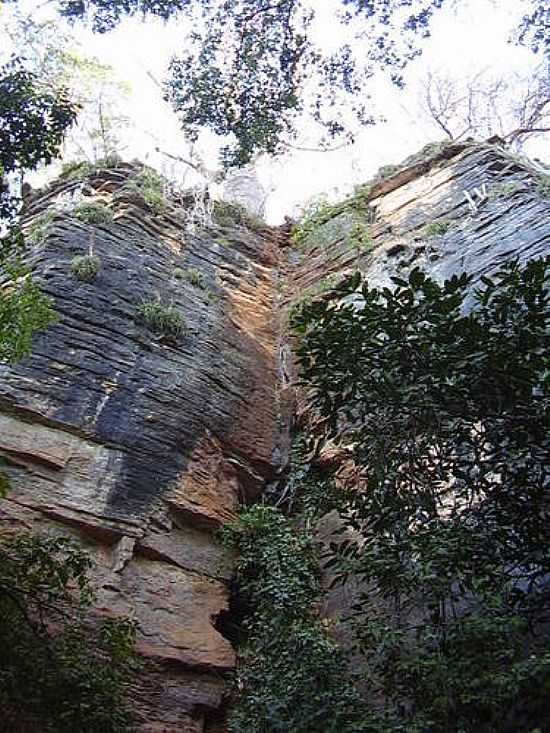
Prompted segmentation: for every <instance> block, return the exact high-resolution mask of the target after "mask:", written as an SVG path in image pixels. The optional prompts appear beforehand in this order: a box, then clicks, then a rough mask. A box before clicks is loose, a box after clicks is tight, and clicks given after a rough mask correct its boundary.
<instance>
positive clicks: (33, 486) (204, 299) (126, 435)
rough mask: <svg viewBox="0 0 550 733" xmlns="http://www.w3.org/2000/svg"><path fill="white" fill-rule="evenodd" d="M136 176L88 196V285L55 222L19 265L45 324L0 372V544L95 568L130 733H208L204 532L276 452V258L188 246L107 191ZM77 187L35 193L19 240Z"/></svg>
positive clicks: (270, 465)
mask: <svg viewBox="0 0 550 733" xmlns="http://www.w3.org/2000/svg"><path fill="white" fill-rule="evenodd" d="M134 173H135V168H133V167H132V166H122V167H120V168H118V169H116V170H111V171H105V172H103V173H102V174H100V175H98V176H94V177H93V178H91V179H89V180H88V181H87V183H86V184H85V187H84V190H85V195H87V196H92V197H99V198H101V200H102V201H103V202H104V203H106V204H107V205H109V206H111V207H112V208H113V211H114V214H115V216H114V222H113V224H111V225H109V226H97V227H94V228H93V242H94V253H95V254H96V255H97V256H99V257H100V258H101V269H100V271H99V273H98V275H97V277H96V279H95V280H94V281H93V282H91V283H84V282H81V281H79V280H77V279H76V278H75V277H74V275H73V274H72V273H71V261H72V259H73V258H74V257H75V256H77V255H81V254H85V253H87V251H88V248H89V244H90V241H91V237H92V228H91V227H90V226H89V225H86V224H83V223H82V222H80V221H78V220H77V219H76V218H75V217H73V216H71V214H70V213H69V212H67V211H63V212H58V213H57V214H56V216H55V218H54V220H53V222H52V224H51V226H50V228H49V230H48V234H47V237H46V238H45V240H44V241H43V242H41V243H40V244H39V245H36V246H35V247H34V249H32V251H31V252H30V256H31V258H32V262H33V269H34V272H35V277H36V280H37V282H38V283H39V284H40V285H41V287H42V289H43V290H44V291H45V292H46V293H47V294H48V295H50V296H51V297H52V298H53V300H54V302H55V307H56V310H57V311H58V314H59V316H60V319H59V322H58V323H57V324H55V325H54V326H52V327H50V328H48V329H47V330H46V331H45V332H44V333H43V334H40V335H39V336H38V337H36V338H35V341H34V348H33V353H32V355H31V356H30V357H29V358H28V359H25V360H23V361H22V362H20V363H19V364H18V365H16V366H14V367H12V366H8V365H0V457H4V458H5V459H6V461H7V473H8V474H9V478H10V481H11V490H10V495H9V499H8V500H5V501H3V502H2V503H1V504H0V520H1V525H0V530H1V531H4V532H20V531H28V530H30V531H37V532H62V533H65V534H67V533H68V534H71V535H72V536H74V537H76V538H77V539H78V540H79V542H81V543H82V544H83V546H84V547H85V548H86V549H87V550H88V551H89V552H90V553H91V554H92V556H93V558H94V560H95V568H94V577H93V580H94V585H95V586H96V588H97V608H96V612H98V613H101V614H127V615H130V616H132V617H134V618H135V619H136V620H137V622H138V626H139V633H138V649H139V651H140V653H141V654H142V656H143V658H144V662H145V664H144V669H143V671H142V672H141V673H140V677H139V680H137V681H136V683H135V687H134V689H133V692H132V697H131V705H132V707H133V709H134V711H135V715H136V730H139V731H141V732H142V733H144V732H145V731H151V733H157V732H159V733H160V731H178V733H181V732H182V731H183V732H184V733H185V732H189V733H207V732H210V731H214V730H216V731H222V730H223V710H224V701H223V694H224V690H225V682H224V677H223V675H224V674H225V672H226V671H227V670H230V669H231V668H232V667H233V665H234V663H235V654H234V651H233V649H232V647H231V644H230V643H229V641H227V639H225V638H224V637H223V636H222V635H221V634H220V633H219V632H218V631H217V629H216V627H215V624H216V618H217V616H218V614H220V612H222V611H224V610H225V609H227V605H228V579H229V578H230V576H231V564H232V557H231V556H229V555H228V553H227V552H226V551H224V550H223V548H222V547H221V545H220V542H219V539H218V538H217V536H216V532H217V529H218V528H219V527H220V525H221V524H223V523H224V522H226V521H228V520H231V519H232V518H233V517H234V516H235V510H236V508H237V506H238V504H239V502H240V500H241V499H242V498H243V497H244V496H246V495H250V496H251V495H255V494H258V493H259V492H260V491H261V490H262V489H263V487H264V485H265V482H266V481H269V480H272V479H273V478H274V477H275V476H276V475H277V472H278V471H279V470H280V468H281V467H282V466H283V465H284V462H285V451H286V450H287V442H288V440H287V438H286V430H285V429H284V426H283V425H282V423H281V419H280V411H279V410H278V408H277V406H276V405H275V403H274V400H273V395H274V394H275V393H276V391H277V388H278V379H279V377H278V371H277V361H278V350H277V330H278V319H277V316H276V313H275V307H274V304H275V297H276V288H275V284H276V278H275V274H274V273H275V269H276V267H277V256H278V250H277V247H276V245H275V243H274V238H273V235H272V233H271V231H270V230H269V229H265V230H262V231H261V232H253V231H250V230H248V229H246V228H245V227H242V226H232V227H225V226H224V227H223V228H221V227H218V226H216V225H215V224H213V225H212V226H210V227H209V228H208V229H203V230H197V231H195V232H194V233H189V232H186V231H185V217H186V213H185V210H184V208H182V207H181V206H177V205H174V206H168V208H167V210H166V212H165V213H164V214H163V215H155V214H154V213H153V212H152V211H150V210H148V209H147V206H146V205H145V203H144V202H143V201H141V200H140V199H139V196H137V197H136V196H128V195H127V194H126V193H124V192H123V191H121V187H122V186H123V184H124V182H125V181H126V180H127V178H128V176H131V175H133V174H134ZM79 187H81V184H80V183H79V182H78V181H72V182H71V181H64V182H59V183H57V184H54V185H53V187H51V188H50V189H49V190H48V191H47V192H45V193H44V194H43V195H42V196H40V195H37V196H34V197H33V198H32V199H31V204H30V208H29V210H28V211H27V216H26V219H25V220H24V222H23V224H24V226H27V225H28V224H29V223H30V222H31V221H32V219H33V217H34V216H37V215H39V214H40V212H41V211H43V210H44V208H45V207H47V206H49V207H53V206H55V200H56V198H57V197H58V196H59V195H61V194H62V195H65V196H67V195H69V194H71V192H73V193H74V192H76V191H77V190H78V189H79ZM186 201H187V199H185V197H184V198H183V199H182V202H183V203H185V202H186ZM187 203H189V202H187ZM177 270H179V276H176V274H175V273H177ZM191 270H197V271H199V272H200V273H201V276H202V283H201V284H202V285H204V287H195V286H194V285H193V284H192V282H190V278H188V277H187V275H186V273H188V272H189V271H191ZM182 274H183V276H182ZM158 299H160V300H161V301H162V302H163V303H165V304H166V305H170V306H171V307H173V308H176V309H177V310H178V311H179V312H180V313H181V315H182V316H183V318H184V319H185V323H186V332H185V334H184V335H182V336H181V337H180V338H179V339H177V340H175V341H173V340H169V339H166V338H164V337H162V336H161V335H159V334H156V333H154V332H153V331H151V330H150V329H149V328H148V327H147V325H146V324H145V323H144V322H143V321H142V320H140V318H139V317H138V311H137V309H138V307H139V305H140V304H141V303H143V302H144V301H154V300H158ZM287 412H288V411H287Z"/></svg>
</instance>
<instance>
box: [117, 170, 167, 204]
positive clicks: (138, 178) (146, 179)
mask: <svg viewBox="0 0 550 733" xmlns="http://www.w3.org/2000/svg"><path fill="white" fill-rule="evenodd" d="M123 188H124V189H125V190H126V191H133V192H135V193H137V194H139V195H140V196H141V197H142V198H143V200H144V201H145V203H146V204H147V206H149V208H150V209H151V210H152V211H153V212H154V213H155V214H162V213H163V212H164V211H165V210H166V198H165V196H164V179H163V178H162V176H161V175H160V174H159V173H157V172H156V171H154V170H153V169H152V168H144V169H143V170H142V171H140V172H139V173H138V174H137V175H135V176H134V177H133V178H131V179H130V180H129V181H127V182H126V183H125V184H124V187H123Z"/></svg>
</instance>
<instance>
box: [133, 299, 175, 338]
mask: <svg viewBox="0 0 550 733" xmlns="http://www.w3.org/2000/svg"><path fill="white" fill-rule="evenodd" d="M137 315H138V318H139V319H141V320H143V321H144V322H145V324H146V325H147V327H148V328H150V329H151V331H155V332H156V333H160V334H163V335H165V336H170V337H172V338H177V337H179V336H182V335H183V334H185V333H186V331H187V327H186V324H185V319H184V318H183V316H182V315H181V313H180V312H179V311H178V310H177V309H176V308H173V307H171V306H166V305H163V304H162V303H161V302H160V301H157V300H152V301H148V302H145V303H142V304H141V305H139V306H138V308H137Z"/></svg>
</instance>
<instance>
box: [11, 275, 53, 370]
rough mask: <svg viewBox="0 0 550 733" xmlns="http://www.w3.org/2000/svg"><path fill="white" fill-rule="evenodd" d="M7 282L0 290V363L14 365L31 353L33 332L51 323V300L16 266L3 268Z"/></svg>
mask: <svg viewBox="0 0 550 733" xmlns="http://www.w3.org/2000/svg"><path fill="white" fill-rule="evenodd" d="M2 270H3V274H4V276H5V277H6V281H5V283H4V285H3V286H2V289H1V290H0V361H10V362H15V361H18V360H19V359H22V358H23V357H24V356H27V355H28V354H29V352H30V348H31V342H32V337H33V335H34V333H35V332H36V331H39V330H41V329H43V328H46V326H48V325H50V324H51V323H54V322H55V320H56V316H55V312H54V310H53V308H52V301H51V299H50V298H48V297H46V296H44V295H43V294H42V293H41V292H40V290H39V288H38V286H37V285H36V283H35V282H33V280H32V278H31V277H30V275H29V274H28V273H26V272H25V271H24V270H23V269H22V268H21V267H18V266H15V265H14V266H9V265H8V266H6V265H4V267H3V268H2Z"/></svg>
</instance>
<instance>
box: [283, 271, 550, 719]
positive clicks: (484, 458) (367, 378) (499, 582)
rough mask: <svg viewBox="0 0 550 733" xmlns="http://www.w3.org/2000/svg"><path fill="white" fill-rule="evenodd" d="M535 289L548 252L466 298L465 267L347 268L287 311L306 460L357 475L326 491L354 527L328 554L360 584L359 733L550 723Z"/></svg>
mask: <svg viewBox="0 0 550 733" xmlns="http://www.w3.org/2000/svg"><path fill="white" fill-rule="evenodd" d="M549 279H550V259H546V260H539V261H533V262H530V263H529V264H528V265H527V266H525V267H523V268H521V267H520V266H519V265H518V264H517V263H511V264H509V265H507V266H506V267H505V268H503V270H502V271H500V272H499V273H498V274H497V275H495V276H494V277H493V278H483V287H482V288H480V289H478V290H476V291H475V295H474V296H473V297H472V296H471V295H470V296H468V293H469V292H470V291H471V286H472V283H471V278H470V277H468V276H466V275H462V276H460V277H453V278H452V279H450V280H449V281H447V282H445V283H444V284H443V285H438V284H437V283H436V282H434V281H433V280H431V279H430V278H428V277H426V276H425V275H424V274H423V273H421V272H419V271H418V270H415V271H413V272H412V273H411V275H410V277H409V279H408V281H403V280H400V279H397V278H396V279H395V280H394V286H395V289H389V288H385V289H383V290H378V289H375V288H370V287H369V286H368V285H367V284H366V283H365V282H364V281H363V280H362V278H361V276H360V275H359V273H357V274H356V275H355V276H353V277H352V278H350V279H349V280H348V281H347V282H345V283H343V284H342V285H340V286H338V287H336V288H335V289H334V291H333V293H334V294H333V297H332V299H323V300H320V301H316V302H310V303H307V304H305V305H304V307H303V308H302V309H301V311H298V312H297V313H296V314H295V315H294V326H295V328H296V329H297V331H298V332H299V333H300V334H301V344H300V347H299V360H300V365H301V370H302V379H303V381H304V383H305V385H306V386H307V387H308V391H309V394H310V397H311V399H312V403H313V405H314V407H315V409H316V410H317V412H318V413H319V415H320V416H321V417H322V418H323V423H322V424H323V425H324V426H325V428H326V433H325V435H324V436H323V439H321V440H320V439H319V436H317V438H316V442H315V446H316V448H315V450H316V451H317V452H319V451H320V450H322V447H323V445H324V444H325V443H326V441H331V444H332V445H336V446H337V447H340V448H341V449H343V450H345V451H346V452H347V455H348V456H349V459H350V460H351V461H352V463H353V466H354V480H353V481H350V480H347V481H344V482H343V483H342V482H338V477H337V476H336V477H334V482H335V486H336V487H337V488H338V489H339V490H338V491H336V489H333V496H336V497H337V499H336V500H335V501H334V505H333V506H334V508H336V509H338V511H339V513H340V516H341V519H342V522H343V527H346V528H348V529H351V530H353V532H354V534H351V535H350V534H347V535H346V537H345V539H343V540H339V539H338V538H337V537H335V538H334V541H333V542H332V543H331V545H330V547H329V548H328V549H327V556H326V560H327V563H328V566H330V567H331V572H333V573H334V574H335V577H336V580H338V581H340V582H344V583H345V582H347V580H348V579H349V578H354V579H356V580H357V579H358V580H359V581H360V582H361V584H362V587H363V589H364V591H363V593H362V595H361V597H360V598H359V599H358V601H357V604H356V605H355V607H354V612H353V616H354V625H355V632H356V639H357V646H358V648H359V650H361V652H362V653H363V654H364V658H365V664H366V669H367V682H368V684H369V688H370V690H371V694H372V699H373V700H374V701H377V702H378V707H379V708H380V710H379V712H380V714H381V715H382V716H383V717H382V721H383V722H381V723H380V724H379V726H378V728H376V727H374V728H369V730H371V729H372V730H380V731H389V730H395V731H397V730H406V731H430V732H433V733H439V732H441V733H447V732H448V731H464V732H466V731H467V732H468V733H470V732H471V733H474V731H475V732H476V733H477V732H478V731H491V732H492V733H497V732H498V733H501V731H517V730H520V729H521V730H526V731H530V730H532V729H534V728H536V727H537V726H541V725H542V724H544V723H545V722H547V721H548V720H549V719H550V708H549V704H548V700H549V699H550V698H549V695H548V690H549V686H550V644H549V643H548V638H547V636H545V634H544V633H542V631H543V627H544V622H545V619H547V617H548V611H549V610H550V596H549V594H548V577H549V574H550V550H549V546H548V541H547V540H548V521H549V503H548V488H549V484H550V475H549V474H550V470H549V466H550V460H549V458H550V456H549V453H550V451H549V449H550V438H549V437H548V436H549V435H550V431H549V422H550V416H549V412H548V407H549V403H550V364H549V356H548V355H549V353H550V348H549V347H550V336H549V329H548V326H549V321H550V308H549V304H550V293H549ZM310 462H312V464H313V465H314V464H315V461H314V459H313V461H312V459H311V458H310ZM308 474H309V480H306V479H307V476H308ZM314 478H315V477H314V476H313V477H312V476H311V469H309V470H306V471H305V475H304V476H303V477H302V481H300V482H298V483H297V484H296V485H295V486H294V489H293V490H294V492H297V494H298V496H299V494H300V492H301V491H305V492H306V494H307V493H308V492H309V491H310V490H311V486H312V484H313V485H315V483H316V482H315V480H312V479H314ZM329 478H330V477H329ZM324 480H325V482H326V480H327V477H326V476H325V479H324ZM297 500H298V499H294V501H297ZM304 500H305V499H304V498H303V497H302V498H301V499H300V501H302V502H303V501H304ZM310 503H311V501H310ZM326 508H327V507H326V506H325V507H324V510H326ZM354 538H355V539H354ZM381 699H383V700H384V701H385V703H384V705H382V706H381V703H380V700H381ZM380 706H381V707H380Z"/></svg>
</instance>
